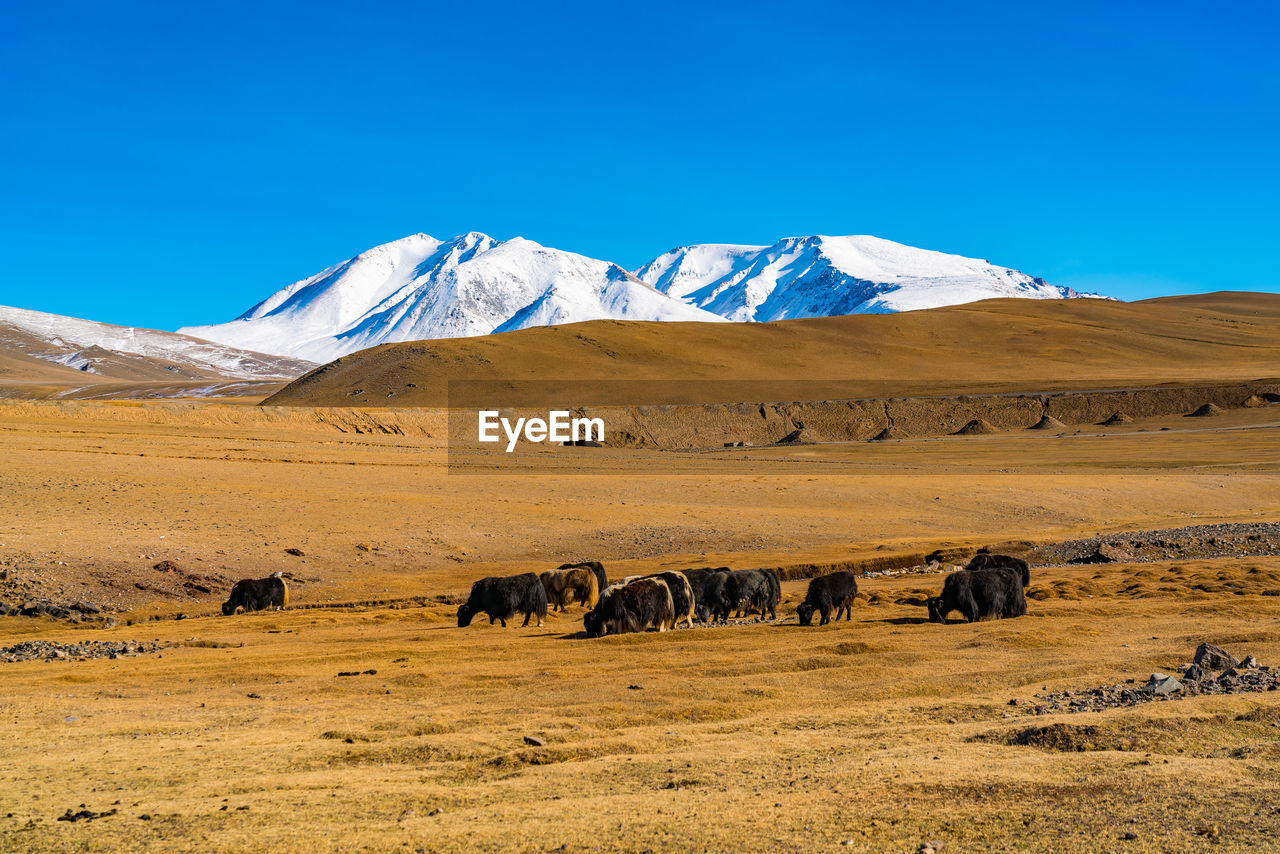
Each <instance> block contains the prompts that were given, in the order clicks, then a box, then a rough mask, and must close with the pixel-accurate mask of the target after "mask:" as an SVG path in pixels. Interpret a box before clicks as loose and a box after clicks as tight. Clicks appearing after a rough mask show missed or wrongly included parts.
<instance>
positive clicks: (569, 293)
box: [179, 232, 721, 361]
mask: <svg viewBox="0 0 1280 854" xmlns="http://www.w3.org/2000/svg"><path fill="white" fill-rule="evenodd" d="M601 318H616V319H623V320H686V321H715V322H719V321H720V320H721V318H719V317H717V316H715V315H713V314H709V313H708V312H704V311H702V310H701V309H698V308H695V307H692V306H689V305H686V304H685V303H683V302H681V301H679V300H676V299H673V298H671V297H668V296H666V295H665V294H662V293H660V292H658V291H656V290H654V289H653V288H652V287H650V286H648V285H646V284H644V283H643V282H641V281H640V280H638V279H636V278H635V277H633V276H632V275H631V274H630V273H628V272H627V271H625V270H623V269H622V268H621V267H619V266H618V265H617V264H611V263H609V262H607V261H597V260H595V259H593V258H587V257H585V256H582V255H575V254H573V253H571V252H562V251H560V250H557V249H549V248H547V247H544V246H540V245H539V244H537V243H534V242H533V241H531V240H525V239H523V238H515V239H513V240H507V241H498V240H494V239H493V238H491V237H489V236H488V235H484V234H480V233H478V232H470V233H468V234H463V235H460V236H458V237H455V238H453V239H452V240H448V241H440V240H436V239H435V238H433V237H429V236H428V235H425V234H415V235H412V236H410V237H406V238H403V239H402V240H397V241H395V242H393V243H387V244H384V245H382V246H378V247H375V248H373V249H370V250H369V251H367V252H363V253H361V254H360V255H357V256H356V257H355V258H352V259H350V260H348V261H344V262H343V263H341V264H337V265H335V266H333V267H330V268H329V269H327V270H324V271H323V272H321V273H318V274H317V275H315V276H312V277H310V278H308V279H303V280H302V281H299V282H295V283H294V284H292V285H290V286H288V287H287V288H284V289H283V290H281V291H279V292H278V293H276V294H273V295H272V296H271V297H269V298H268V299H266V300H264V301H263V302H261V303H259V304H258V305H256V306H254V307H253V308H252V309H250V310H249V311H247V312H245V313H244V314H243V315H241V316H240V317H239V318H237V319H236V320H233V321H231V322H230V323H223V324H216V325H211V326H191V327H184V328H183V329H181V330H179V331H181V332H184V333H186V334H189V335H195V336H198V337H201V338H207V339H209V340H211V341H219V342H222V343H224V344H229V345H232V346H236V347H246V348H252V349H257V350H263V351H266V352H272V353H284V354H288V355H292V356H298V357H301V358H306V359H311V360H315V361H324V360H328V359H333V358H337V357H339V356H343V355H345V354H347V353H352V352H355V351H357V350H362V349H365V348H367V347H373V346H375V345H378V344H385V343H393V342H402V341H416V340H422V339H430V338H458V337H465V336H472V335H487V334H488V333H490V332H495V331H506V330H511V329H522V328H526V327H529V326H542V325H549V324H561V323H573V322H578V321H584V320H597V319H601Z"/></svg>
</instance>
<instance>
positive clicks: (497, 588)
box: [458, 572, 547, 628]
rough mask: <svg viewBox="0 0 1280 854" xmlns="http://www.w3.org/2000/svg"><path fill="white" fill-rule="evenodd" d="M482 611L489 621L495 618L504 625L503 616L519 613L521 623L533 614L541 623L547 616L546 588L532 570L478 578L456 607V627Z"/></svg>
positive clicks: (522, 624)
mask: <svg viewBox="0 0 1280 854" xmlns="http://www.w3.org/2000/svg"><path fill="white" fill-rule="evenodd" d="M482 612H483V613H485V614H488V615H489V624H490V625H493V622H494V620H497V621H498V622H499V623H502V625H503V627H504V628H505V627H506V625H507V620H510V619H512V618H514V617H515V615H516V614H519V613H523V614H524V622H523V623H521V624H520V625H521V626H527V625H529V619H530V618H531V617H534V616H536V617H537V618H538V625H539V626H541V625H542V621H543V620H544V619H546V617H547V591H546V590H544V589H543V587H542V580H541V579H539V578H538V576H536V575H534V574H533V573H532V572H526V573H524V574H522V575H508V576H504V577H497V576H490V577H489V578H482V579H480V580H479V581H477V582H476V583H475V584H473V585H471V595H470V596H469V597H467V601H466V602H465V603H464V604H463V605H462V606H461V607H459V608H458V628H466V627H467V626H469V625H471V618H472V617H474V616H475V615H476V614H479V613H482Z"/></svg>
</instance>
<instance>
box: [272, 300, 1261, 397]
mask: <svg viewBox="0 0 1280 854" xmlns="http://www.w3.org/2000/svg"><path fill="white" fill-rule="evenodd" d="M552 377H554V379H555V381H556V382H557V383H566V382H572V381H575V380H581V381H585V384H586V386H588V387H589V388H587V389H586V390H587V391H588V392H590V396H592V397H594V398H595V399H579V398H578V397H575V398H574V399H573V400H572V401H569V402H568V404H566V405H570V404H571V405H574V406H577V405H586V404H591V403H603V402H621V403H627V404H642V403H655V404H660V403H688V402H698V403H701V402H712V403H733V402H741V401H752V400H775V401H787V400H795V399H832V400H836V399H848V398H863V397H883V396H894V395H929V394H959V393H970V392H973V393H980V392H983V393H985V392H1008V391H1051V390H1070V389H1098V388H1125V387H1129V386H1133V385H1153V384H1159V383H1170V382H1175V383H1182V384H1186V383H1197V382H1208V381H1213V382H1217V381H1222V380H1231V381H1236V380H1241V381H1243V380H1256V379H1262V378H1266V377H1280V295H1277V294H1265V293H1222V294H1206V295H1199V296H1191V297H1174V298H1167V299H1157V300H1147V301H1144V302H1137V303H1122V302H1116V301H1113V300H1026V299H999V300H986V301H983V302H977V303H970V304H967V305H960V306H948V307H944V308H936V309H928V310H925V311H912V312H902V313H897V314H862V315H848V316H842V317H820V318H806V319H800V320H781V321H775V322H772V323H742V324H729V325H722V326H709V325H707V324H702V323H622V322H618V321H610V320H600V321H594V322H591V323H580V324H574V325H572V326H558V327H545V328H539V329H523V330H519V331H515V332H508V333H504V334H501V335H487V336H481V337H476V338H463V339H454V340H448V341H417V342H412V343H407V344H392V345H388V346H384V347H377V348H374V349H371V350H366V351H363V352H360V353H355V354H352V355H350V356H346V357H344V358H342V359H340V360H338V361H335V362H331V363H329V364H327V365H324V366H323V367H320V368H317V369H316V370H314V371H312V372H311V373H309V374H307V375H306V376H304V377H300V378H299V379H297V380H295V381H294V382H292V383H290V384H289V385H288V386H287V387H285V389H284V390H282V391H281V392H279V393H278V394H276V395H274V396H273V397H271V398H269V399H268V400H267V401H266V403H268V404H281V405H298V406H397V407H399V406H429V407H436V406H443V405H445V403H446V401H447V399H448V398H447V384H448V381H450V380H483V381H502V382H504V383H505V382H511V381H519V380H542V381H545V380H547V379H548V378H552ZM620 380H646V381H648V380H652V381H656V382H653V383H652V384H651V386H649V387H648V389H647V390H639V391H638V390H637V389H636V387H635V386H634V385H632V384H630V383H627V382H619V381H620ZM744 380H745V381H751V382H740V381H744ZM745 386H749V387H750V388H745ZM762 386H765V387H766V388H765V389H764V390H763V391H762ZM815 388H816V389H817V390H816V391H815ZM575 389H576V391H575V395H576V394H578V392H580V391H582V390H583V386H582V385H578V386H575ZM619 394H620V395H623V398H622V399H620V400H616V401H615V400H610V399H609V398H610V396H611V395H619ZM637 394H647V395H651V398H650V397H645V398H644V399H638V398H637V397H636V395H637ZM762 394H763V395H765V396H763V397H761V396H760V395H762ZM813 394H818V395H820V396H819V397H816V398H815V397H812V395H813ZM796 395H803V397H801V398H797V397H796Z"/></svg>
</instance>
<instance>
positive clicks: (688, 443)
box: [585, 380, 1280, 448]
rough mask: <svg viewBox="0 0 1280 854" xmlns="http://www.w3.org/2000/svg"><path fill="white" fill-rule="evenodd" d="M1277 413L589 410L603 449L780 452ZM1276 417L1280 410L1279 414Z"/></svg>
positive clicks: (1044, 407)
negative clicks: (784, 445)
mask: <svg viewBox="0 0 1280 854" xmlns="http://www.w3.org/2000/svg"><path fill="white" fill-rule="evenodd" d="M1277 403H1280V382H1277V381H1274V380H1266V381H1259V382H1255V383H1230V384H1223V385H1201V386H1180V387H1158V388H1134V389H1115V390H1102V391H1077V392H1052V393H1043V394H1035V393H1028V394H993V395H960V396H954V397H890V398H878V399H866V400H827V401H807V402H794V403H738V404H707V405H674V406H638V407H628V408H625V409H620V408H604V409H600V410H592V409H588V410H586V412H585V414H586V415H587V416H594V415H597V414H598V415H601V416H603V417H604V418H605V423H606V425H607V427H608V429H609V433H608V434H607V437H606V444H610V445H620V446H624V447H628V446H649V447H658V448H712V447H715V448H719V447H726V446H732V445H737V444H738V443H742V444H743V445H772V444H778V443H780V442H797V443H802V442H858V441H866V440H868V439H876V438H880V439H906V438H918V437H931V436H949V435H955V434H964V433H968V434H981V433H987V432H998V431H1004V430H1024V429H1040V430H1048V431H1053V430H1057V431H1061V430H1063V429H1064V428H1067V427H1072V428H1075V427H1079V426H1083V425H1097V424H1102V423H1104V422H1110V423H1112V424H1114V423H1125V422H1127V421H1131V420H1134V419H1139V418H1153V417H1159V416H1166V415H1187V416H1191V415H1192V414H1193V413H1196V412H1197V411H1199V410H1201V409H1202V407H1207V410H1205V414H1204V415H1202V416H1200V417H1205V418H1206V420H1208V419H1211V417H1212V415H1213V414H1215V411H1216V410H1228V409H1238V408H1241V407H1266V406H1274V405H1276V404H1277ZM1277 412H1280V406H1277Z"/></svg>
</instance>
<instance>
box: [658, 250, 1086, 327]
mask: <svg viewBox="0 0 1280 854" xmlns="http://www.w3.org/2000/svg"><path fill="white" fill-rule="evenodd" d="M636 277H637V278H639V279H641V280H642V281H645V282H648V283H649V284H651V285H653V286H654V287H655V288H656V289H658V290H659V291H662V292H663V293H665V294H668V295H669V296H673V297H677V298H680V299H684V300H686V301H688V302H689V303H691V304H693V305H696V306H699V307H701V308H704V309H706V310H708V311H711V312H714V313H716V314H719V315H721V316H723V317H726V318H728V319H729V320H736V321H751V320H755V321H768V320H784V319H788V318H799V317H832V316H837V315H843V314H884V313H888V312H897V311H913V310H916V309H922V308H937V307H939V306H944V305H959V304H962V303H968V302H976V301H978V300H983V299H994V298H1002V297H1019V298H1030V299H1070V298H1073V297H1079V296H1084V295H1082V294H1078V293H1076V292H1075V291H1073V290H1071V289H1070V288H1060V287H1056V286H1054V285H1050V284H1049V283H1048V282H1046V281H1044V280H1043V279H1039V278H1034V277H1032V276H1028V275H1026V274H1025V273H1020V272H1018V271H1017V270H1011V269H1008V268H1006V267H997V266H995V265H993V264H990V263H988V262H986V261H981V260H978V259H975V258H965V257H963V256H960V255H948V254H946V253H943V252H934V251H931V250H928V249H917V248H915V247H913V246H904V245H903V244H901V243H894V242H893V241H891V240H884V239H882V238H879V237H870V236H867V235H854V236H849V237H828V236H824V235H814V236H811V237H790V238H786V239H785V240H780V241H778V242H777V243H775V244H773V245H772V246H737V245H730V244H714V243H711V244H702V245H696V246H684V247H680V248H678V249H673V250H671V251H670V252H667V253H664V254H663V255H660V256H658V257H657V258H655V259H654V260H652V261H650V262H649V263H648V264H645V265H644V266H643V267H641V268H640V269H638V270H636Z"/></svg>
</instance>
